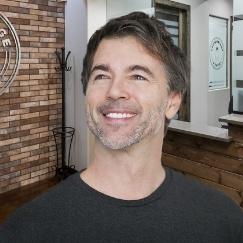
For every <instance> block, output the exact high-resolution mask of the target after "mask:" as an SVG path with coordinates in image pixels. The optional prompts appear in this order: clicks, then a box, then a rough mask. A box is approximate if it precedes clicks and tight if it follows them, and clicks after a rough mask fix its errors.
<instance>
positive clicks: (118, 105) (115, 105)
mask: <svg viewBox="0 0 243 243" xmlns="http://www.w3.org/2000/svg"><path fill="white" fill-rule="evenodd" d="M111 109H123V110H129V111H132V112H134V113H137V114H138V113H141V112H142V107H141V106H140V105H134V104H129V103H127V102H126V101H125V102H124V101H119V100H118V101H112V102H109V103H107V104H103V105H100V106H99V107H98V108H97V111H98V112H99V113H101V114H103V113H105V112H106V111H107V110H111Z"/></svg>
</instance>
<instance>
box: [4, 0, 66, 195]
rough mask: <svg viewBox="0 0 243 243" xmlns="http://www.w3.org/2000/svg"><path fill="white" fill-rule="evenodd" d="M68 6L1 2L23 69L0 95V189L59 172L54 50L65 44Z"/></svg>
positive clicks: (33, 0) (39, 0) (34, 0)
mask: <svg viewBox="0 0 243 243" xmlns="http://www.w3.org/2000/svg"><path fill="white" fill-rule="evenodd" d="M64 7H65V3H63V2H59V1H56V0H54V1H50V0H22V1H20V0H7V1H1V3H0V11H3V12H4V13H6V16H7V17H8V18H9V20H10V22H11V23H12V25H13V26H14V28H15V29H16V31H17V34H18V36H19V39H20V45H21V64H20V67H19V71H18V75H17V76H16V77H15V80H14V82H13V83H12V84H11V86H10V88H9V89H7V91H6V92H5V93H4V94H2V95H1V99H0V170H1V172H0V173H1V175H2V176H1V175H0V192H5V191H8V190H11V189H13V188H16V187H19V186H23V185H27V184H29V183H32V182H35V181H38V180H40V179H44V178H48V177H50V176H54V175H55V170H53V169H52V168H51V167H52V166H54V167H55V166H56V151H55V143H54V139H53V134H52V131H51V129H52V128H54V127H57V126H60V124H61V109H62V105H61V103H62V100H61V88H62V81H61V73H60V72H59V73H57V72H56V70H55V67H58V66H59V63H58V59H57V57H56V54H55V51H56V50H59V51H60V48H61V47H63V46H64V33H65V30H64ZM58 146H59V148H58V149H59V153H60V154H61V146H60V145H58ZM60 157H61V156H60ZM59 162H61V160H60V159H59ZM3 174H4V175H3Z"/></svg>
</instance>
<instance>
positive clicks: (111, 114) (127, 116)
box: [106, 113, 135, 118]
mask: <svg viewBox="0 0 243 243" xmlns="http://www.w3.org/2000/svg"><path fill="white" fill-rule="evenodd" d="M106 116H107V117H112V118H129V117H133V116H135V114H127V113H108V114H106Z"/></svg>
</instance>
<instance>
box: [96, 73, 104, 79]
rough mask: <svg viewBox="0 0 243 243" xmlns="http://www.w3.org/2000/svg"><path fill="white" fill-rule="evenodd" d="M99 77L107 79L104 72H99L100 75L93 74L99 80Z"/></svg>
mask: <svg viewBox="0 0 243 243" xmlns="http://www.w3.org/2000/svg"><path fill="white" fill-rule="evenodd" d="M99 79H107V76H106V75H104V74H100V75H97V76H95V80H99Z"/></svg>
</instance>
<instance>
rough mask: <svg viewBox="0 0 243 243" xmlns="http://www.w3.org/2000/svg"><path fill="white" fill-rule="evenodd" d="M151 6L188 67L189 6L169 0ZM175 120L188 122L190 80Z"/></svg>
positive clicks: (156, 1) (157, 1)
mask: <svg viewBox="0 0 243 243" xmlns="http://www.w3.org/2000/svg"><path fill="white" fill-rule="evenodd" d="M153 6H154V8H155V17H156V18H157V19H159V20H161V21H163V22H164V23H165V25H166V28H167V30H168V31H169V32H170V34H171V35H172V38H173V40H174V43H175V45H177V46H179V47H180V49H181V50H182V51H183V52H184V54H185V55H186V56H187V60H188V63H189V65H190V6H189V5H185V4H181V3H176V2H173V1H170V0H154V2H153ZM175 119H177V120H181V121H190V80H188V83H187V90H186V94H185V96H184V99H183V101H182V104H181V108H180V110H179V111H178V114H177V116H176V117H175Z"/></svg>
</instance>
